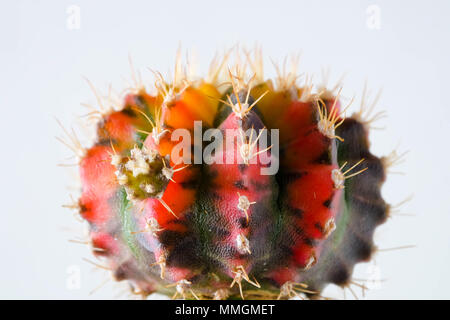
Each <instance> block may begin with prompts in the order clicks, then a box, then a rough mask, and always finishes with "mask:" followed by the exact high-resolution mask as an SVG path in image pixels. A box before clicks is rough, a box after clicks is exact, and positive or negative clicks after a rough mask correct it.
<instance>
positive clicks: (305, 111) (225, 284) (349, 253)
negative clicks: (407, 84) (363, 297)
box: [78, 52, 389, 299]
mask: <svg viewBox="0 0 450 320" xmlns="http://www.w3.org/2000/svg"><path fill="white" fill-rule="evenodd" d="M248 58H249V61H250V63H249V65H250V66H252V70H251V72H249V74H251V75H254V76H253V77H252V78H250V77H248V78H247V80H248V81H244V79H245V77H246V74H245V72H244V68H243V67H242V65H241V66H238V67H236V68H231V69H226V68H223V65H226V63H225V62H223V63H221V62H218V61H216V63H215V64H212V67H211V72H210V75H209V76H208V77H207V78H205V79H202V80H197V81H189V80H188V77H185V76H184V74H183V73H182V72H181V71H180V70H181V68H180V67H179V61H178V62H177V66H178V67H177V68H176V72H175V77H174V79H175V80H174V81H173V82H172V83H169V82H166V81H165V80H164V79H163V78H162V76H160V75H159V74H157V76H156V77H157V81H156V85H155V86H156V89H157V91H156V92H157V93H156V94H153V95H152V94H150V93H148V92H147V91H146V90H145V89H144V88H143V87H142V88H137V89H136V90H134V91H133V92H130V93H128V94H127V95H126V97H125V98H124V102H123V105H122V106H121V110H120V111H117V110H110V111H107V112H103V113H102V118H101V121H100V122H99V123H98V126H97V140H96V142H95V143H94V144H93V146H92V147H91V148H89V149H87V150H86V151H85V153H84V154H83V156H82V158H81V160H80V176H81V180H82V194H81V197H80V199H79V204H78V206H79V209H80V214H81V216H82V218H84V219H85V220H86V221H87V222H88V223H89V226H90V228H89V230H90V231H89V234H90V238H91V244H92V248H93V253H94V254H95V255H96V256H97V257H101V258H102V259H104V263H105V264H108V268H110V269H111V270H112V271H113V276H114V278H115V279H116V280H117V281H121V280H127V281H128V282H129V284H130V286H131V288H132V291H133V292H135V293H138V294H141V295H143V296H147V295H149V294H151V293H153V292H158V293H161V294H165V295H169V296H171V297H174V298H183V299H237V298H246V299H277V298H278V299H287V298H291V297H293V296H295V295H297V294H299V293H302V294H303V295H304V296H306V297H309V298H321V295H320V293H321V291H322V290H323V288H324V287H325V286H326V285H327V284H331V283H332V284H336V285H339V286H342V287H345V286H348V285H349V284H350V283H351V274H352V271H353V268H354V266H355V264H356V263H358V262H361V261H368V260H370V258H371V255H372V253H373V251H374V249H375V246H374V244H373V233H374V230H375V228H376V227H377V226H378V225H380V224H381V223H383V222H385V220H386V218H387V215H388V208H389V206H388V205H387V204H386V203H385V201H384V200H383V198H382V197H381V193H380V188H381V185H382V184H383V182H384V180H385V165H384V164H383V161H382V159H380V158H377V157H376V156H374V155H372V154H371V153H370V151H369V142H368V129H369V125H368V122H367V121H364V120H363V119H362V117H360V114H355V115H354V116H352V117H350V118H344V116H343V113H344V111H345V107H343V106H341V102H340V99H339V93H340V91H339V92H337V91H336V90H327V89H326V88H322V89H321V90H318V92H317V93H313V92H312V89H313V87H312V85H311V84H310V83H306V84H304V85H301V86H299V85H297V81H296V74H295V73H294V74H292V73H288V74H279V76H278V78H277V79H276V80H275V81H272V80H264V76H263V74H262V62H261V54H260V52H259V53H258V52H256V54H255V58H254V59H253V60H252V58H251V57H248ZM219 80H220V81H219ZM245 102H247V104H245ZM251 105H253V107H252V108H250V106H251ZM194 121H202V125H203V131H205V130H206V129H208V128H218V129H220V130H221V132H222V133H223V134H224V135H226V134H227V131H226V129H235V130H239V129H243V130H247V129H251V128H253V129H255V130H259V129H263V128H267V129H279V170H278V172H277V173H276V174H275V175H262V174H261V171H260V169H261V168H262V167H264V164H262V163H261V162H260V160H259V157H256V158H257V159H258V160H257V161H256V162H254V163H248V164H246V163H244V164H236V163H233V164H217V163H213V164H205V163H202V164H191V165H188V166H184V165H182V164H175V163H173V161H172V159H171V158H170V157H171V152H172V151H173V148H174V147H175V145H176V144H177V143H178V142H177V141H175V142H174V141H171V132H173V131H174V130H175V129H180V128H184V129H187V130H188V131H189V132H193V130H194ZM268 132H271V131H270V130H269V131H268ZM272 138H273V137H272ZM240 143H241V145H239V143H238V144H237V147H235V149H233V150H229V149H227V148H226V146H224V148H222V149H220V150H222V151H219V152H218V154H216V156H218V157H219V158H221V157H223V158H224V159H225V157H226V155H227V154H229V153H236V154H237V155H238V157H239V156H241V157H243V158H245V156H244V155H243V154H242V153H241V152H240V150H241V147H242V145H243V144H246V141H245V140H243V141H241V142H240ZM205 145H206V143H203V145H202V144H201V145H198V144H197V145H196V144H195V143H194V142H193V143H192V146H191V147H192V149H194V148H205ZM237 148H240V149H239V150H237ZM263 154H265V155H270V154H271V149H267V148H265V149H262V148H259V147H258V146H256V147H255V148H254V149H253V150H250V157H252V155H253V156H254V155H263ZM247 156H248V154H247ZM191 157H192V155H191ZM243 160H245V159H243ZM244 162H245V161H244Z"/></svg>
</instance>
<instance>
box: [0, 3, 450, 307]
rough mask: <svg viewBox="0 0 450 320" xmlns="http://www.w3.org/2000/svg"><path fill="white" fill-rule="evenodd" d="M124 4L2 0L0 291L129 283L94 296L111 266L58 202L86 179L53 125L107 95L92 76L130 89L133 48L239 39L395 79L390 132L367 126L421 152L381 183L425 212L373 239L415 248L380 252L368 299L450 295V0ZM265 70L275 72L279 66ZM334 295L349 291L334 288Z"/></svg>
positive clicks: (386, 90)
mask: <svg viewBox="0 0 450 320" xmlns="http://www.w3.org/2000/svg"><path fill="white" fill-rule="evenodd" d="M112 2H113V1H77V0H72V1H57V2H56V1H53V2H51V1H9V2H6V1H4V2H2V4H1V5H0V66H1V68H0V87H1V89H0V108H1V125H0V130H1V131H0V136H1V137H2V138H1V140H2V144H1V145H2V152H1V154H2V156H1V158H0V161H1V166H0V168H1V174H0V177H1V183H0V188H1V192H0V194H1V204H2V208H1V210H0V217H1V222H0V226H1V233H0V298H33V299H34V298H45V299H47V298H56V299H79V298H94V299H99V298H114V297H115V296H116V295H117V294H119V293H120V292H121V289H118V288H120V286H117V284H114V283H112V282H109V283H107V284H106V285H105V286H103V287H102V288H100V289H99V290H97V291H96V292H95V293H94V294H92V295H89V292H90V291H91V290H92V289H94V288H95V287H97V286H98V285H99V284H101V283H102V282H103V281H104V279H107V278H108V277H109V275H108V274H107V273H106V272H102V271H93V269H95V268H93V267H92V266H91V265H90V264H88V263H86V262H84V261H82V260H81V258H82V257H87V258H90V259H93V258H91V254H90V252H89V250H88V247H87V246H83V245H79V244H73V243H69V242H68V239H74V238H76V237H78V236H79V235H80V233H79V230H81V229H82V228H81V225H80V224H79V223H78V222H76V220H75V219H74V218H73V215H72V214H71V213H70V212H69V211H67V210H66V209H63V208H61V205H62V204H64V203H66V202H69V201H70V198H69V194H70V193H71V192H72V193H73V192H74V190H73V188H74V187H76V186H77V180H76V171H75V170H72V171H71V170H70V169H67V168H60V167H57V164H58V163H60V162H63V161H64V158H66V157H68V156H69V155H70V152H69V151H68V150H66V149H65V148H64V147H63V146H62V145H61V144H59V143H58V142H57V141H56V140H55V138H54V137H55V135H61V133H62V130H61V129H60V128H59V127H58V126H57V124H56V121H55V117H57V118H58V119H60V120H61V121H62V122H63V123H64V124H65V125H66V126H67V127H70V126H72V125H76V122H77V121H76V120H75V119H76V118H77V116H79V115H82V114H84V113H86V112H87V110H86V109H85V108H83V107H82V106H80V102H90V103H94V102H95V99H94V97H93V95H92V93H91V92H90V90H89V88H88V86H87V85H86V83H85V81H84V80H83V79H82V75H84V76H86V77H88V78H89V79H90V80H91V81H92V82H94V83H95V84H96V86H97V87H99V88H100V89H103V90H105V89H106V88H107V85H108V84H109V83H112V84H113V87H114V88H116V89H117V90H121V89H123V88H124V87H125V84H124V81H123V77H127V78H129V75H130V71H129V70H130V69H129V65H128V55H129V54H131V56H132V57H133V60H134V63H135V66H136V67H137V68H139V69H141V70H142V72H143V74H144V76H145V77H146V78H147V79H151V74H150V72H148V71H147V69H146V68H147V67H151V68H153V69H156V70H160V71H162V72H166V71H168V70H169V69H170V68H172V67H173V61H174V56H175V52H176V49H177V47H178V45H179V43H181V45H182V47H183V48H184V49H189V50H190V52H194V53H196V56H197V62H198V64H199V69H200V71H204V70H205V69H206V67H207V66H208V64H209V61H210V59H211V58H212V57H213V55H214V53H215V52H216V50H217V49H218V50H223V49H225V48H227V47H229V46H232V45H234V44H236V43H237V42H239V43H241V44H243V45H247V46H249V47H251V46H253V44H254V43H255V42H258V43H260V44H261V45H262V46H263V48H264V52H265V54H266V56H267V57H271V58H273V59H274V60H278V61H281V59H283V58H284V57H285V55H287V54H290V53H297V52H302V53H303V55H302V59H301V69H302V70H301V72H304V71H308V72H317V74H318V75H320V70H321V68H322V67H327V66H329V67H330V68H331V71H332V79H337V78H338V77H339V76H340V75H341V74H342V73H344V72H347V74H348V75H347V77H346V80H345V82H344V85H345V86H344V92H345V94H346V96H352V95H353V94H356V95H357V97H358V98H359V96H360V93H361V91H362V87H363V83H364V80H365V79H368V81H369V82H368V83H369V87H370V88H372V89H374V90H377V89H379V88H383V96H382V98H381V100H380V103H379V105H378V108H379V110H386V111H387V112H388V115H389V117H388V118H387V119H384V120H382V121H380V123H379V125H382V126H385V127H386V129H385V130H381V131H374V132H372V133H371V136H370V138H371V141H372V149H373V151H374V152H375V153H376V154H377V155H384V154H387V153H389V152H390V151H391V150H392V149H394V148H396V147H397V146H398V145H399V143H400V147H399V148H400V150H410V152H409V154H408V156H407V161H406V163H404V164H402V165H401V166H399V167H398V168H396V169H397V170H399V171H403V172H404V173H405V174H404V175H390V176H389V177H388V181H387V183H386V184H385V186H384V188H383V194H384V196H385V198H386V199H387V201H389V202H390V203H398V202H401V201H402V200H403V199H405V198H407V197H408V196H409V195H411V194H414V196H413V198H412V200H411V201H410V202H408V203H407V204H405V205H404V206H403V207H402V212H404V213H410V214H414V215H415V216H414V217H404V216H394V217H393V218H392V219H390V220H389V221H388V222H387V223H386V224H385V225H383V226H382V227H380V228H379V229H378V230H377V233H376V241H377V245H378V247H379V248H380V249H388V248H394V247H398V246H403V245H411V244H413V245H416V248H413V249H405V250H394V251H386V252H379V253H378V254H377V255H376V266H377V267H378V268H379V271H380V273H381V275H380V277H381V279H382V280H383V282H382V283H381V287H380V288H378V289H375V290H372V291H370V292H368V293H367V294H366V298H370V299H381V298H386V299H403V298H407V299H413V298H423V299H430V298H439V299H444V298H449V294H448V286H449V285H450V272H449V269H450V268H449V267H450V252H449V248H450V232H449V227H450V212H449V211H450V210H449V209H450V206H449V203H450V201H449V198H450V192H449V190H450V188H449V180H450V174H449V160H448V158H449V156H450V152H449V147H450V145H449V137H448V134H449V129H450V126H449V119H450V108H449V106H448V96H447V94H448V90H449V89H448V88H449V85H450V81H449V72H450V63H449V57H450V47H449V45H448V43H449V31H450V19H449V18H448V17H449V14H450V10H449V9H450V2H448V1H380V0H378V1H376V0H373V1H368V0H366V1H356V0H355V1H333V0H329V1H282V0H277V1H262V0H259V1H229V0H228V1H217V2H216V1H204V2H201V1H194V0H191V1H177V2H174V1H167V2H165V1H146V2H144V1H120V2H119V1H115V2H114V3H112ZM70 5H77V6H79V8H80V10H81V11H80V14H81V16H80V17H81V20H80V21H81V24H80V29H76V30H70V29H69V28H67V18H68V14H67V12H66V10H67V8H68V7H69V6H70ZM370 5H376V6H378V8H379V9H380V10H381V11H380V12H381V21H380V29H379V30H373V29H370V28H368V26H367V20H368V18H369V15H368V14H367V12H366V10H367V8H368V7H369V6H370ZM172 70H173V68H172ZM266 70H267V74H268V75H269V76H273V75H274V70H273V68H271V66H270V64H268V65H267V68H266ZM355 106H357V104H355ZM84 141H86V140H84ZM74 194H75V193H74ZM73 268H75V270H77V268H79V270H80V276H81V278H80V280H81V282H80V283H81V287H80V288H79V289H76V288H75V289H70V287H69V288H68V287H67V281H68V279H70V278H69V276H70V275H69V273H68V272H69V271H71V270H73ZM372 269H373V268H372ZM369 270H370V265H359V266H358V268H357V270H356V271H357V272H356V276H357V277H359V278H367V277H370V276H371V275H370V274H369V273H368V271H369ZM353 289H354V291H355V292H357V293H358V294H359V295H360V290H359V289H358V287H355V286H354V287H353ZM122 291H123V290H122ZM326 294H328V295H330V296H334V297H342V294H341V293H340V291H339V290H336V289H333V288H330V289H329V290H327V291H326ZM346 296H347V298H352V296H351V294H350V293H349V292H347V295H346ZM122 297H126V295H124V296H122Z"/></svg>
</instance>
